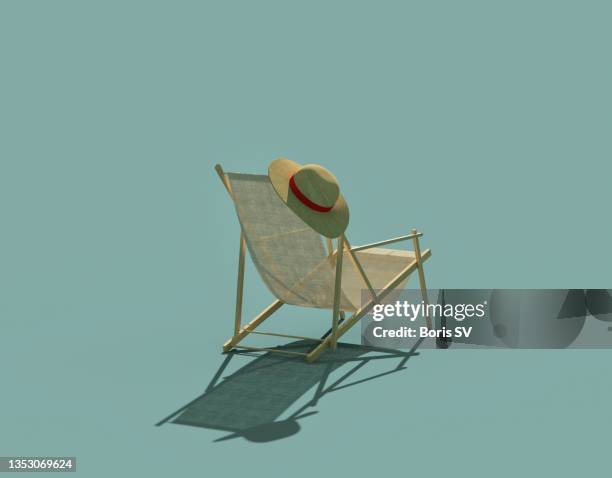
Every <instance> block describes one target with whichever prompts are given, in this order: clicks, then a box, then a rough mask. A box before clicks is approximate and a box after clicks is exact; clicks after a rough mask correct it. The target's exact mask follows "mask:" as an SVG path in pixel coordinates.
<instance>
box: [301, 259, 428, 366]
mask: <svg viewBox="0 0 612 478" xmlns="http://www.w3.org/2000/svg"><path fill="white" fill-rule="evenodd" d="M430 255H431V252H429V251H426V253H425V255H424V256H423V257H421V258H422V259H423V261H425V260H427V259H428V258H429V257H430ZM416 268H417V262H416V261H415V262H413V263H412V264H410V265H409V266H408V267H406V268H405V269H404V270H403V271H402V272H400V273H399V274H398V275H396V276H395V278H393V280H391V282H389V283H388V284H387V285H386V286H385V287H384V288H383V289H382V290H381V291H380V293H379V294H378V299H379V300H383V299H384V298H385V297H386V296H387V294H389V293H390V292H391V291H392V290H394V289H395V288H396V287H397V286H398V285H399V284H401V283H402V282H403V281H404V280H405V279H406V278H407V277H408V276H409V275H410V274H412V272H414V270H415V269H416ZM375 304H376V302H374V300H373V299H372V300H370V301H369V302H368V303H367V304H366V305H364V306H363V307H362V308H361V309H359V310H358V311H357V312H355V313H354V314H353V315H351V316H350V317H349V318H348V319H346V320H345V321H344V322H342V324H341V325H340V327H338V332H337V335H336V340H337V339H339V338H340V337H342V336H343V335H344V334H345V333H346V332H347V331H348V330H349V329H350V328H351V327H352V326H353V325H355V324H356V323H357V322H358V321H359V320H360V319H361V318H362V317H363V316H364V315H366V314H367V313H368V312H369V311H370V310H371V309H372V307H374V305H375ZM331 343H332V335H331V334H330V335H328V336H327V337H326V338H325V340H323V341H322V342H321V343H320V344H319V345H317V346H316V347H315V348H314V349H312V350H311V351H310V352H309V353H308V355H306V360H307V361H308V362H314V361H315V360H316V359H317V358H318V357H319V355H321V354H322V353H323V352H324V351H325V349H326V348H328V347H330V346H331Z"/></svg>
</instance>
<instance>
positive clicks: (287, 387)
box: [156, 341, 421, 442]
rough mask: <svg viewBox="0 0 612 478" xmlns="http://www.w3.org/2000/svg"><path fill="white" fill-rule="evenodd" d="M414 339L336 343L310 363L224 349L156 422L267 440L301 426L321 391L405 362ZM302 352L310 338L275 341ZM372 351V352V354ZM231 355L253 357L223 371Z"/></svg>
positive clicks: (343, 386)
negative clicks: (370, 369) (186, 396)
mask: <svg viewBox="0 0 612 478" xmlns="http://www.w3.org/2000/svg"><path fill="white" fill-rule="evenodd" d="M420 344H421V341H419V342H417V343H416V344H415V345H414V347H413V348H412V349H411V350H410V351H407V352H402V351H398V350H390V349H382V348H377V347H364V346H361V345H352V344H344V343H339V344H338V348H337V350H336V351H335V352H328V353H325V354H323V355H322V356H321V357H320V358H319V360H317V361H316V362H314V363H307V362H306V361H305V360H304V359H303V358H299V357H286V356H282V355H280V354H275V353H270V352H268V353H265V354H263V355H255V354H254V353H252V352H238V351H233V352H230V353H228V354H227V355H226V357H225V359H224V360H223V363H222V364H221V366H220V367H219V369H218V370H217V372H216V373H215V375H214V377H213V378H212V380H211V382H210V383H209V385H208V387H207V388H206V390H205V392H204V393H203V394H202V395H200V396H199V397H197V398H195V399H194V400H192V401H190V402H189V403H187V404H186V405H184V406H183V407H181V408H179V409H178V410H176V411H175V412H173V413H171V414H170V415H168V416H167V417H166V418H164V419H163V420H161V421H160V422H158V423H157V424H156V426H161V425H163V424H165V423H168V422H170V423H176V424H180V425H189V426H194V427H202V428H210V429H215V430H221V431H226V432H229V434H227V435H225V436H222V437H221V438H218V439H216V440H214V441H215V442H218V441H224V440H230V439H233V438H239V437H242V438H244V439H246V440H249V441H252V442H269V441H274V440H280V439H283V438H287V437H290V436H292V435H295V434H296V433H298V432H299V431H300V424H299V423H298V420H300V419H302V418H306V417H308V416H310V415H314V414H316V413H318V412H317V411H316V410H312V408H313V407H315V406H316V405H317V404H318V402H319V400H321V398H322V397H324V396H325V395H327V394H329V393H332V392H336V391H339V390H344V389H347V388H349V387H353V386H356V385H359V384H362V383H364V382H368V381H371V380H375V379H378V378H381V377H383V376H386V375H390V374H392V373H396V372H399V371H401V370H403V369H405V368H406V362H407V361H408V359H409V358H410V357H412V356H415V355H418V353H416V352H415V351H416V349H417V348H418V346H419V345H420ZM278 348H279V349H286V350H289V349H290V350H291V351H297V352H307V351H308V350H309V349H311V348H312V343H310V342H306V341H296V342H292V343H289V344H287V345H284V346H282V347H278ZM372 352H377V354H374V355H373V354H372ZM236 355H247V356H255V357H256V358H255V359H254V360H252V361H251V362H249V363H248V364H246V365H245V366H243V367H241V368H240V369H239V370H237V371H236V372H234V373H233V374H231V375H229V376H227V377H223V378H222V375H223V372H224V371H225V369H226V368H227V367H228V365H229V363H230V362H231V361H232V359H233V358H234V357H235V356H236ZM383 359H384V360H391V359H397V360H399V362H398V363H397V364H396V365H395V366H394V367H392V368H391V369H389V370H388V371H386V372H382V373H377V374H375V375H371V376H369V377H366V378H362V379H359V380H353V381H351V382H347V380H348V379H349V378H350V377H351V376H353V375H354V374H355V373H356V372H357V371H358V370H360V369H362V368H363V367H365V366H366V365H367V364H368V363H369V362H370V361H372V360H383ZM344 365H351V367H350V368H349V369H348V370H347V371H346V372H345V373H344V374H342V375H341V376H340V377H339V378H338V379H336V380H335V381H333V383H330V384H328V383H327V382H328V380H329V375H330V374H331V373H332V372H333V371H335V370H337V369H339V368H340V367H342V366H344ZM313 388H314V394H313V396H312V398H311V399H310V400H308V401H307V402H306V403H305V404H304V405H302V406H301V407H299V408H298V409H297V410H295V411H294V412H293V413H291V415H290V416H289V417H287V418H284V419H281V420H279V417H280V416H281V415H282V414H283V413H284V412H285V411H287V410H288V409H289V408H290V407H291V406H292V405H293V404H294V403H296V402H297V401H298V400H299V399H300V398H301V397H302V396H304V395H305V394H306V393H307V392H308V391H309V390H311V389H313Z"/></svg>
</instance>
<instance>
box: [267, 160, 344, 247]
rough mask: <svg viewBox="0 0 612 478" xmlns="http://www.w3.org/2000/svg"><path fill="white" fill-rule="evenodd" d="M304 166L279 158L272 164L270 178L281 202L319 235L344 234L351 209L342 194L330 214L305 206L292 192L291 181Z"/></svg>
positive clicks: (333, 236) (331, 236) (269, 169)
mask: <svg viewBox="0 0 612 478" xmlns="http://www.w3.org/2000/svg"><path fill="white" fill-rule="evenodd" d="M301 167H302V166H301V165H300V164H298V163H296V162H295V161H291V160H290V159H286V158H278V159H275V160H274V161H272V162H271V163H270V166H269V167H268V177H269V178H270V182H271V183H272V186H273V187H274V190H275V191H276V193H277V194H278V196H279V197H280V198H281V200H282V201H283V202H284V203H285V204H286V205H287V207H289V209H291V210H292V211H293V212H294V213H295V214H297V216H298V217H299V218H300V219H302V221H304V222H305V223H306V224H308V225H309V226H310V227H312V228H313V229H314V230H315V231H317V232H318V233H319V234H322V235H324V236H325V237H329V238H330V239H332V238H335V237H338V236H339V235H340V234H342V233H343V232H344V231H345V230H346V227H347V226H348V222H349V209H348V205H347V204H346V201H345V200H344V197H343V196H342V194H339V195H338V199H337V201H336V203H335V204H334V205H333V207H332V208H331V210H330V211H328V212H318V211H314V210H312V209H310V208H309V207H308V206H306V205H305V204H303V203H302V202H301V201H300V200H299V199H298V198H297V197H296V196H295V195H294V194H293V192H292V191H291V189H290V187H289V179H290V178H291V176H293V175H294V174H295V173H296V172H297V171H298V170H299V169H300V168H301Z"/></svg>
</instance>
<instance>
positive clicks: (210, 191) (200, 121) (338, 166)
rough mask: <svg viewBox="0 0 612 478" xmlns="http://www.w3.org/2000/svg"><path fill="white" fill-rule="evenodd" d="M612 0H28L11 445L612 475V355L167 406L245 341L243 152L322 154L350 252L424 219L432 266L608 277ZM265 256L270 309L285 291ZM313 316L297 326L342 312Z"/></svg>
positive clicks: (3, 121)
mask: <svg viewBox="0 0 612 478" xmlns="http://www.w3.org/2000/svg"><path fill="white" fill-rule="evenodd" d="M611 14H612V8H611V7H610V4H609V3H608V2H603V1H601V2H597V1H583V2H568V1H533V0H531V1H515V2H499V1H464V2H451V1H435V2H368V3H366V2H314V1H313V2H281V1H278V2H269V1H260V2H185V1H184V2H179V1H174V2H158V1H151V0H149V1H146V2H145V1H141V2H136V1H126V0H123V1H120V2H119V1H106V2H82V1H54V2H33V1H21V2H17V1H6V2H2V3H1V4H0V60H1V63H0V211H1V212H0V218H1V221H2V223H1V229H0V231H1V232H0V245H1V248H0V370H1V371H2V373H1V377H2V383H1V385H0V455H4V456H8V455H76V456H77V457H78V460H79V474H80V475H82V476H101V477H107V476H141V475H142V476H195V475H196V474H199V475H206V476H208V475H211V474H220V475H221V474H223V475H228V476H237V475H238V474H245V473H246V474H248V473H250V474H256V475H260V474H262V475H263V474H264V473H265V474H267V475H271V476H278V475H281V474H282V475H289V476H311V475H312V474H320V473H324V474H328V473H329V474H335V475H340V476H345V475H354V476H365V475H370V474H379V473H381V472H382V473H399V472H402V473H414V474H415V475H416V474H419V475H423V476H442V475H444V474H448V475H453V474H454V475H457V476H517V475H518V476H535V475H536V474H544V475H546V476H576V475H577V474H583V473H585V472H588V474H595V472H599V474H601V473H605V470H606V469H608V468H609V466H610V463H609V458H608V456H609V455H608V451H609V450H608V443H609V432H610V427H609V423H610V419H611V418H612V413H611V408H610V400H609V397H610V392H612V386H611V385H610V380H609V353H608V351H606V350H594V351H588V350H587V351H584V350H580V351H577V350H572V351H486V352H482V351H448V352H446V353H445V352H441V351H436V350H423V351H421V353H420V355H418V356H416V357H414V358H411V359H410V360H409V362H408V364H407V369H406V370H404V371H402V372H401V373H397V374H392V375H389V376H387V377H382V378H380V379H377V380H372V381H369V382H366V383H363V384H361V385H359V386H355V387H351V388H349V389H346V390H343V391H338V392H337V393H333V394H330V395H329V396H326V397H324V398H323V399H322V400H321V402H320V403H319V405H318V406H317V411H318V413H317V414H316V415H313V416H310V417H308V418H305V419H304V420H303V422H302V423H301V427H302V429H301V431H300V432H299V433H298V434H296V435H294V436H292V437H289V438H287V439H284V440H278V441H274V442H270V443H252V442H249V441H247V440H244V439H242V438H237V439H233V440H228V441H222V442H214V441H213V440H215V439H217V438H219V437H221V436H223V435H224V433H223V432H218V431H213V430H208V429H199V428H191V427H186V426H179V425H174V424H166V425H164V426H161V427H155V426H154V425H155V423H157V422H158V421H159V420H161V419H162V418H163V417H165V416H166V415H168V414H169V413H171V412H173V411H174V410H176V409H177V408H179V407H180V406H182V405H184V404H185V403H187V402H189V401H190V400H192V399H193V398H195V397H196V396H198V395H199V394H200V393H202V391H203V390H204V388H205V387H206V385H207V383H208V381H209V380H210V379H211V378H212V376H213V375H214V373H215V371H216V370H217V368H218V367H219V366H220V364H221V362H222V360H223V356H222V355H221V354H220V345H221V343H222V342H223V341H224V340H225V339H226V338H227V337H228V336H229V334H230V333H231V327H232V314H233V307H234V306H233V300H234V294H235V290H234V288H235V272H236V254H237V248H238V226H237V222H236V219H235V217H234V214H233V209H232V207H231V204H230V202H229V200H228V198H227V197H226V194H225V191H224V190H223V188H222V187H221V185H220V183H219V180H218V178H217V176H216V175H215V174H214V170H213V165H214V164H215V163H217V162H218V163H221V164H222V165H223V166H224V167H225V169H226V170H228V171H241V172H259V173H264V172H265V171H266V168H267V164H268V163H269V161H271V160H272V159H274V158H275V157H277V156H280V155H284V156H287V157H289V158H291V159H294V160H296V161H298V162H302V163H307V162H318V163H321V164H323V165H325V166H326V167H328V168H329V169H330V170H331V171H333V172H334V173H335V174H336V176H337V177H338V178H339V180H340V181H341V185H342V190H343V192H344V194H345V196H346V198H347V200H348V202H349V205H350V208H351V224H350V226H349V229H348V231H347V233H348V237H349V238H350V239H351V241H352V242H353V243H355V244H359V243H365V242H370V241H375V240H379V239H384V238H387V237H390V236H395V235H400V234H404V233H407V232H408V231H409V230H410V229H411V228H412V227H418V228H419V229H422V230H423V231H424V232H425V237H424V240H423V244H424V246H426V247H431V248H432V250H433V257H432V259H431V261H430V263H429V269H428V278H429V285H430V286H431V287H448V288H453V287H458V288H470V287H497V288H504V287H521V288H531V287H543V288H557V287H561V288H563V287H579V288H587V287H608V288H609V287H610V266H611V265H612V264H611V259H610V255H609V244H610V236H611V234H610V233H611V231H612V228H611V223H610V218H609V210H610V203H611V201H610V193H609V191H610V189H609V182H610V166H609V162H610V157H611V152H612V145H611V142H610V126H611V125H610V120H611V118H610V111H611V106H612V104H611V100H612V94H611V89H610V85H611V84H612V64H611V63H610V61H609V53H610V48H609V47H610V42H611V41H612V30H610V28H609V23H610V16H611ZM249 266H250V264H249ZM253 272H254V271H253V269H252V268H248V270H247V282H246V296H245V313H247V314H254V313H255V312H256V311H257V310H258V309H259V308H261V307H263V306H264V305H266V304H267V303H268V302H269V300H270V296H269V294H268V292H267V291H266V290H265V289H264V287H263V285H262V284H261V282H260V281H259V280H258V278H257V277H256V276H255V274H254V273H253ZM288 310H289V311H290V312H291V313H290V314H289V315H287V314H285V317H284V319H283V317H280V319H281V320H280V321H277V324H276V325H277V326H279V327H284V326H285V327H287V330H293V331H296V332H297V331H298V330H296V329H300V331H301V332H303V333H311V334H317V333H318V332H319V331H320V330H322V329H323V328H324V327H325V326H326V325H327V323H328V317H327V316H326V315H325V314H322V313H317V312H308V311H301V310H298V309H293V310H292V309H288ZM357 338H358V336H356V335H355V334H354V333H353V334H352V335H351V336H350V337H349V340H353V341H355V340H356V339H357ZM248 360H250V359H249V358H248V357H236V358H235V359H234V362H236V363H237V364H238V365H240V364H241V363H242V364H244V363H246V362H248ZM374 362H380V363H373V364H372V365H370V366H368V369H367V370H361V371H360V373H359V376H358V377H357V378H359V377H362V376H363V377H366V376H368V375H369V374H373V373H377V372H380V371H383V370H384V369H385V368H386V367H388V366H389V365H388V364H385V363H383V362H386V361H385V360H380V361H374ZM119 467H120V468H121V470H122V471H120V472H119V471H116V470H117V469H119ZM318 470H323V471H318Z"/></svg>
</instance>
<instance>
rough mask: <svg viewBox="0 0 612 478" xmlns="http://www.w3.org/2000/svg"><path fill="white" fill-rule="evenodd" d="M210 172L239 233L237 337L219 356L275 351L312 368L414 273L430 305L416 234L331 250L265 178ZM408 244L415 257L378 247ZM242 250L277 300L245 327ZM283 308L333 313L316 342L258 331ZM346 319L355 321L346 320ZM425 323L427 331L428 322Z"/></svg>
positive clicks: (342, 240) (339, 244)
mask: <svg viewBox="0 0 612 478" xmlns="http://www.w3.org/2000/svg"><path fill="white" fill-rule="evenodd" d="M215 169H216V171H217V174H218V175H219V177H220V178H221V181H222V182H223V185H224V186H225V188H226V189H227V192H228V193H229V195H230V197H231V198H232V199H233V202H234V205H235V207H236V213H237V215H238V221H239V223H240V227H241V234H240V248H239V252H238V284H237V290H236V311H235V320H234V334H233V335H232V337H231V338H230V339H229V340H228V341H227V342H226V343H225V344H224V345H223V351H224V352H228V351H230V350H232V349H246V350H258V351H269V352H279V353H284V354H293V355H301V356H305V358H306V360H307V361H309V362H312V361H314V360H316V359H317V357H319V356H320V355H321V353H322V352H324V351H325V350H326V349H331V350H335V349H336V344H337V342H338V339H339V338H340V337H342V335H344V334H345V333H346V332H347V331H348V330H349V329H350V328H351V327H352V326H353V325H355V324H356V323H357V322H358V321H359V320H360V319H361V318H362V317H363V316H364V315H366V314H367V313H368V312H370V311H371V309H372V307H373V306H374V305H375V304H377V303H380V302H381V301H382V300H383V299H384V298H385V297H387V296H388V295H389V293H391V292H392V291H393V290H394V289H396V288H398V287H402V286H403V284H404V283H405V282H406V281H407V279H408V277H409V276H410V275H411V274H412V273H413V272H414V271H415V270H416V271H417V272H418V277H419V285H420V289H421V294H422V298H423V301H424V303H425V304H427V303H428V299H427V290H426V285H425V273H424V269H423V263H424V262H425V261H426V260H427V259H429V257H430V256H431V251H430V250H429V249H426V250H424V251H422V252H421V249H420V245H419V238H420V237H422V235H423V234H422V233H421V232H418V231H417V230H416V229H413V230H412V233H411V234H408V235H405V236H400V237H396V238H393V239H388V240H386V241H380V242H376V243H372V244H367V245H363V246H351V245H350V243H349V241H348V239H347V238H346V235H344V234H342V235H340V236H339V237H338V238H337V239H336V240H335V243H336V244H335V247H334V244H333V241H332V240H331V239H327V238H323V237H322V236H321V235H320V234H319V233H317V232H316V231H314V230H313V229H312V228H310V226H308V225H307V224H306V223H305V222H303V221H302V219H300V218H299V217H298V216H297V215H296V214H295V213H294V212H293V211H291V210H290V209H289V208H288V207H287V206H286V205H285V204H284V203H283V202H282V201H281V200H280V198H279V197H278V195H277V193H276V191H275V190H274V188H273V187H272V184H271V183H270V180H269V178H268V176H267V175H255V174H242V173H225V172H224V171H223V168H222V167H221V166H220V165H216V166H215ZM406 240H411V241H412V244H413V249H414V250H412V251H408V250H393V249H384V248H382V247H381V246H385V245H388V244H392V243H396V242H400V241H406ZM246 249H248V250H249V253H250V255H251V258H252V260H253V263H254V265H255V268H256V269H257V271H258V273H259V275H260V276H261V279H262V280H263V282H264V283H265V284H266V286H267V287H268V289H269V290H270V291H271V292H272V294H273V295H274V296H275V297H276V300H275V301H274V302H272V304H270V305H269V306H268V307H266V308H265V309H264V310H263V311H262V312H261V313H260V314H259V315H257V316H256V317H255V318H254V319H253V320H251V321H250V322H249V323H247V324H246V325H244V326H243V325H242V295H243V284H244V266H245V255H246ZM362 291H368V292H369V294H368V296H367V297H368V300H367V301H364V300H363V298H362ZM364 302H365V303H364ZM283 304H290V305H296V306H303V307H310V308H318V309H329V310H331V311H332V320H331V328H330V330H329V331H328V332H327V333H325V334H323V336H322V337H321V338H319V339H316V338H310V337H303V336H296V335H287V334H277V333H272V332H259V331H257V330H256V328H257V327H258V326H259V325H261V324H262V323H263V322H264V321H265V320H266V319H267V318H269V317H270V316H271V315H272V314H274V313H275V312H276V311H277V310H278V309H280V308H281V307H282V305H283ZM346 312H351V313H352V315H351V316H350V317H346V315H345V313H346ZM425 320H426V322H427V326H428V327H429V328H431V320H430V318H429V316H427V315H426V316H425ZM249 334H262V335H273V336H279V337H285V338H291V339H305V340H312V341H314V347H313V348H312V350H310V351H309V352H293V351H290V350H287V349H286V348H285V349H275V348H260V347H252V346H248V345H243V344H241V342H242V340H243V339H244V338H245V337H246V336H247V335H249Z"/></svg>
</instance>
